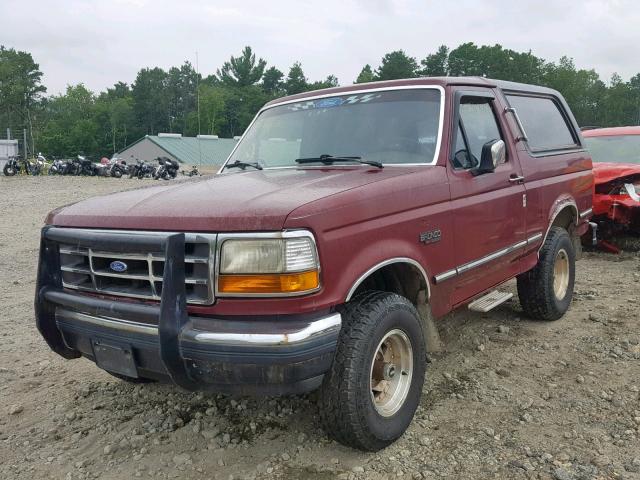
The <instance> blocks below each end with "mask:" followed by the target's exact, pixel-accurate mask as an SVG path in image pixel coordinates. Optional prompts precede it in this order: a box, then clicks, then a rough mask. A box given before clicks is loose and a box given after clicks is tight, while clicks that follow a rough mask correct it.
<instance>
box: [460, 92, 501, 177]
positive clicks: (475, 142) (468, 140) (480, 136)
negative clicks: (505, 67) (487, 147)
mask: <svg viewBox="0 0 640 480" xmlns="http://www.w3.org/2000/svg"><path fill="white" fill-rule="evenodd" d="M459 112H460V122H459V123H458V128H457V132H456V143H455V156H454V159H453V166H454V168H456V169H465V170H468V169H471V168H476V167H477V166H479V165H480V156H481V155H482V147H483V146H484V144H485V143H487V142H490V141H492V140H502V139H503V138H502V135H501V134H500V129H499V128H498V123H497V122H496V117H495V115H494V113H493V109H492V108H491V99H490V98H485V97H463V98H462V99H461V100H460V110H459Z"/></svg>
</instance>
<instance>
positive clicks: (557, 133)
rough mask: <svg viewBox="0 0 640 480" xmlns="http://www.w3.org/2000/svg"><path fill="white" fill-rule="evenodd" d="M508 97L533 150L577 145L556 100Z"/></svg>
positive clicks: (520, 96)
mask: <svg viewBox="0 0 640 480" xmlns="http://www.w3.org/2000/svg"><path fill="white" fill-rule="evenodd" d="M507 99H508V100H509V103H510V104H511V106H512V107H513V108H515V109H516V111H517V112H518V116H519V117H520V121H521V122H522V125H523V127H524V129H525V133H526V134H527V137H528V139H529V141H528V143H529V147H530V148H531V150H532V151H534V152H540V151H545V150H561V149H565V148H571V147H575V146H576V140H575V138H574V136H573V135H572V133H571V129H570V128H569V125H568V124H567V122H566V120H565V118H564V116H563V114H562V112H561V111H560V108H559V106H558V104H557V103H556V102H555V101H554V100H552V99H551V98H546V97H526V96H522V95H507Z"/></svg>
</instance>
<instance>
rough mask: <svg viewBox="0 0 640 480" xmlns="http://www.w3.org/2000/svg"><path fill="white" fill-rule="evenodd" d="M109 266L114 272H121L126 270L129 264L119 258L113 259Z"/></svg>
mask: <svg viewBox="0 0 640 480" xmlns="http://www.w3.org/2000/svg"><path fill="white" fill-rule="evenodd" d="M109 268H110V269H111V270H113V271H114V272H118V273H122V272H126V271H127V268H129V266H128V265H127V264H126V263H124V262H121V261H120V260H114V261H113V262H111V263H110V264H109Z"/></svg>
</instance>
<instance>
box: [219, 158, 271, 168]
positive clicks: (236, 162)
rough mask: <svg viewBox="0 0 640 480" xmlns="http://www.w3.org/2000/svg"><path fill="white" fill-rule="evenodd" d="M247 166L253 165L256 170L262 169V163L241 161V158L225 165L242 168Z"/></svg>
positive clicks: (226, 166)
mask: <svg viewBox="0 0 640 480" xmlns="http://www.w3.org/2000/svg"><path fill="white" fill-rule="evenodd" d="M247 167H253V168H255V169H256V170H262V165H260V164H259V163H258V162H241V161H240V160H236V161H235V162H233V163H230V164H228V165H225V166H224V168H241V169H242V170H244V169H245V168H247Z"/></svg>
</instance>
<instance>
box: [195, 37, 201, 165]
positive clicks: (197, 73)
mask: <svg viewBox="0 0 640 480" xmlns="http://www.w3.org/2000/svg"><path fill="white" fill-rule="evenodd" d="M196 104H197V106H198V136H197V137H196V141H197V142H198V165H199V166H202V145H201V144H200V142H201V141H202V139H201V138H200V67H199V65H198V51H197V50H196Z"/></svg>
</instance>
